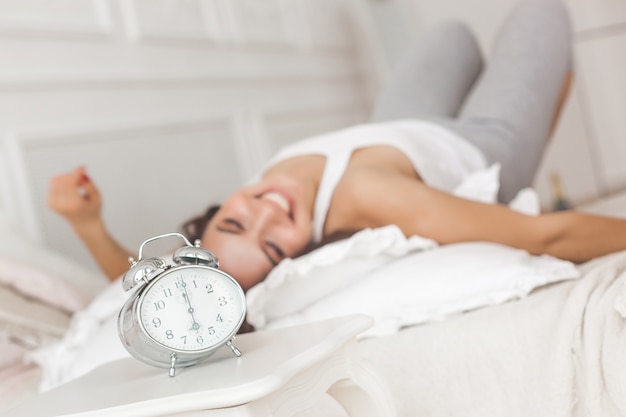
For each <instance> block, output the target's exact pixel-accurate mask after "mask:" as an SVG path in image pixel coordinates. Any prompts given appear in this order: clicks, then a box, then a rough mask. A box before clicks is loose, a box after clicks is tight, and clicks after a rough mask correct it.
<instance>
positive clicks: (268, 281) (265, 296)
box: [246, 225, 437, 328]
mask: <svg viewBox="0 0 626 417" xmlns="http://www.w3.org/2000/svg"><path fill="white" fill-rule="evenodd" d="M436 246H437V243H436V242H434V241H433V240H430V239H424V238H421V237H419V236H414V237H411V238H409V239H407V238H406V237H405V236H404V234H403V233H402V231H401V230H400V228H398V227H397V226H395V225H390V226H385V227H380V228H377V229H364V230H361V231H359V232H357V233H355V234H354V235H352V236H351V237H350V238H348V239H345V240H341V241H338V242H333V243H329V244H327V245H325V246H322V247H321V248H319V249H316V250H314V251H313V252H311V253H308V254H306V255H303V256H301V257H299V258H295V259H285V260H284V261H282V262H281V263H280V264H279V265H278V266H277V267H276V268H274V269H273V270H272V272H270V274H269V275H268V276H267V278H265V280H264V281H263V282H262V283H260V284H258V285H256V286H254V287H253V288H251V289H250V290H248V293H247V294H246V299H247V305H248V321H250V319H252V320H253V321H254V323H252V322H251V323H252V324H254V326H255V327H256V328H262V327H265V325H266V324H267V323H268V322H271V321H273V320H276V319H279V318H281V317H284V316H287V315H289V314H292V313H296V312H298V311H300V310H301V309H302V308H304V307H306V306H308V305H310V304H312V303H315V302H317V301H318V300H320V299H323V298H324V297H327V296H329V295H331V294H333V293H335V292H337V291H340V290H342V289H344V288H346V287H348V286H352V285H353V284H354V283H355V282H358V281H359V280H361V279H362V277H363V276H364V275H365V274H369V273H372V272H373V271H375V270H377V269H378V268H381V267H384V266H386V265H388V264H389V263H390V262H391V261H392V260H393V259H395V258H398V257H401V256H404V255H406V254H408V253H410V252H415V251H420V250H425V249H432V248H434V247H436Z"/></svg>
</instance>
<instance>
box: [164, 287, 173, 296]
mask: <svg viewBox="0 0 626 417" xmlns="http://www.w3.org/2000/svg"><path fill="white" fill-rule="evenodd" d="M163 295H164V296H165V298H167V297H170V296H171V295H172V290H171V289H170V288H165V289H164V290H163Z"/></svg>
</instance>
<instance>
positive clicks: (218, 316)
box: [215, 314, 224, 323]
mask: <svg viewBox="0 0 626 417" xmlns="http://www.w3.org/2000/svg"><path fill="white" fill-rule="evenodd" d="M215 321H219V322H222V323H223V322H224V319H223V318H222V315H221V314H218V315H217V317H216V318H215Z"/></svg>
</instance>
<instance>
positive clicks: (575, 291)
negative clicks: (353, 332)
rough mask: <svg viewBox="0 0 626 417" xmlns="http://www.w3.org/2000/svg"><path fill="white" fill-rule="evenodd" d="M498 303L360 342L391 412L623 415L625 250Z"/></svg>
mask: <svg viewBox="0 0 626 417" xmlns="http://www.w3.org/2000/svg"><path fill="white" fill-rule="evenodd" d="M580 270H581V272H582V274H583V277H582V278H581V279H579V280H574V281H565V282H561V283H557V284H553V285H550V286H547V287H543V288H541V289H538V290H536V291H535V292H534V293H533V294H532V295H531V296H529V297H527V298H524V299H521V300H517V301H513V302H509V303H506V304H503V305H500V306H494V307H487V308H484V309H479V310H476V311H473V312H469V313H465V314H460V315H458V316H456V317H453V318H450V319H448V320H446V321H443V322H438V323H428V324H424V325H420V326H413V327H409V328H406V329H403V330H402V331H401V332H399V333H398V334H397V335H394V336H389V337H380V338H374V339H365V340H362V341H361V342H359V346H360V347H361V349H362V352H363V355H364V356H365V357H366V358H367V359H368V361H369V362H370V363H371V364H372V366H373V367H374V368H375V369H377V370H378V372H379V373H380V375H381V377H382V378H383V380H385V381H386V383H387V384H388V385H389V388H390V390H391V392H393V396H394V400H395V402H396V405H397V410H398V416H401V417H404V416H406V417H408V416H413V417H414V416H420V417H422V416H429V417H431V416H432V417H438V416H441V417H443V416H446V417H450V416H463V417H472V416H476V417H478V416H480V417H492V416H493V417H496V416H498V417H501V416H507V417H517V416H519V417H528V416H550V417H559V416H563V417H565V416H568V417H578V416H580V417H583V416H584V417H603V416H611V417H612V416H624V415H626V327H625V324H626V322H625V318H626V252H622V253H618V254H613V255H610V256H606V257H603V258H599V259H596V260H593V261H591V262H588V263H586V264H583V265H581V266H580Z"/></svg>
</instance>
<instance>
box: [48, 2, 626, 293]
mask: <svg viewBox="0 0 626 417" xmlns="http://www.w3.org/2000/svg"><path fill="white" fill-rule="evenodd" d="M570 63H571V32H570V24H569V20H568V16H567V13H566V11H565V10H564V8H563V5H562V4H561V2H559V1H557V0H522V1H520V2H519V4H518V5H517V7H516V8H515V9H514V11H513V13H512V15H511V16H510V17H509V18H508V19H507V21H506V22H505V24H504V26H503V28H502V30H501V31H500V34H499V37H498V40H497V43H496V45H495V48H494V51H493V54H492V57H491V61H490V62H489V64H488V65H486V66H484V67H483V61H482V57H481V56H480V52H479V48H478V46H477V44H476V42H475V39H474V37H473V35H472V34H471V32H470V31H469V30H468V29H467V28H466V27H465V26H464V25H462V24H460V23H457V22H447V23H444V24H441V25H440V26H438V27H436V28H435V29H434V30H433V31H432V32H431V33H430V34H428V35H427V36H425V37H424V38H423V39H421V43H420V45H418V46H417V47H416V48H415V50H414V54H413V55H411V56H410V57H408V59H407V60H406V63H405V65H404V66H403V67H401V68H400V71H399V72H398V74H397V76H396V77H395V78H394V79H393V82H392V83H390V85H389V86H388V87H387V89H386V90H385V91H384V92H383V94H382V96H381V99H380V101H379V104H378V106H377V108H376V111H375V114H374V116H373V119H372V121H371V122H370V123H367V124H363V125H358V126H354V127H351V128H347V129H343V130H340V131H337V132H332V133H328V134H324V135H320V136H316V137H312V138H308V139H305V140H302V141H300V142H297V143H295V144H292V145H290V146H288V147H287V148H285V149H283V150H281V151H280V152H279V153H278V154H277V155H276V156H275V157H274V158H273V159H272V160H270V161H269V162H268V164H267V165H266V167H265V169H263V170H262V171H261V173H260V174H259V176H258V177H257V178H256V179H255V181H252V182H251V183H250V184H251V185H249V186H246V187H243V188H241V189H240V190H238V191H236V192H235V193H233V194H232V195H231V196H230V197H228V198H227V199H226V200H225V201H224V203H223V204H222V205H221V206H216V207H213V208H211V209H209V211H207V213H206V214H205V215H204V216H203V217H202V218H199V219H194V220H191V221H189V222H187V223H186V230H187V231H188V232H189V234H190V236H191V237H196V236H199V237H201V240H202V244H203V245H204V246H206V247H207V248H209V249H210V250H212V251H213V252H214V253H215V254H216V255H217V257H218V258H219V261H220V268H221V269H222V270H224V271H225V272H227V273H229V274H230V275H232V276H233V277H235V278H236V279H237V280H238V281H239V283H240V284H241V286H242V287H243V288H244V289H246V290H247V289H249V288H251V287H252V286H254V285H255V284H256V283H258V282H260V281H261V280H263V279H264V277H265V276H266V275H267V274H268V273H269V271H271V269H272V268H273V267H274V266H276V265H277V264H278V263H280V262H281V261H282V260H283V259H285V258H292V257H296V256H298V255H300V254H301V253H303V251H305V250H306V249H307V248H309V247H310V245H311V244H318V243H320V242H324V241H326V240H328V239H332V237H333V236H337V235H340V234H350V233H354V232H356V231H358V230H361V229H365V228H373V227H380V226H385V225H390V224H395V225H397V226H398V227H399V228H400V230H402V232H403V233H404V235H405V236H413V235H420V236H423V237H426V238H429V239H432V240H434V241H436V242H438V243H440V244H448V243H458V242H469V241H488V242H494V243H499V244H504V245H508V246H511V247H515V248H520V249H524V250H526V251H528V252H529V253H532V254H550V255H553V256H556V257H560V258H564V259H568V260H572V261H577V262H580V261H585V260H588V259H591V258H594V257H597V256H600V255H604V254H607V253H611V252H615V251H618V250H623V249H626V221H625V220H619V219H614V218H607V217H598V216H591V215H585V214H582V213H576V212H562V213H548V214H543V215H536V216H533V215H526V214H522V213H520V212H517V211H514V210H512V209H510V208H509V207H508V206H507V205H504V204H498V203H495V195H493V194H494V193H497V194H498V200H499V202H500V203H508V202H510V201H511V200H513V199H514V197H515V196H516V195H517V193H518V192H519V191H520V190H522V189H524V188H525V187H528V186H529V185H531V184H532V181H533V177H534V173H535V170H536V168H537V166H538V164H539V162H540V160H541V157H542V151H543V148H544V146H545V144H546V142H547V139H548V137H549V136H550V133H551V129H552V126H553V123H554V120H555V119H556V118H557V117H558V114H559V111H560V104H561V102H562V100H561V99H562V97H563V94H564V92H566V91H567V88H568V85H569V84H568V81H569V77H570ZM500 168H501V176H500V179H499V180H498V178H491V177H489V175H490V173H497V172H499V169H500ZM477 178H481V179H483V181H482V183H483V184H485V181H484V178H491V180H490V181H487V184H486V187H485V189H483V190H481V192H480V193H479V194H481V195H483V196H486V197H485V198H484V199H482V200H481V201H476V200H472V199H469V198H466V197H463V195H464V194H463V190H466V189H467V187H470V186H471V184H474V185H475V184H476V183H477ZM498 183H499V184H501V187H500V188H499V190H498ZM80 190H83V191H82V192H81V191H80ZM490 195H491V197H493V198H491V197H489V196H490ZM49 204H50V206H51V207H52V208H53V209H54V210H56V211H57V212H59V213H60V214H62V215H63V216H65V217H66V218H67V219H68V220H69V221H70V223H71V224H72V225H73V226H74V229H75V230H76V232H77V233H78V235H79V236H80V237H81V238H82V240H83V241H84V242H85V243H86V245H87V246H88V248H89V249H90V250H91V252H92V253H93V255H94V257H95V258H96V259H97V261H98V262H99V264H100V265H101V266H102V268H103V269H104V270H105V272H106V273H107V275H108V276H109V277H110V278H111V279H114V278H116V277H117V276H118V275H119V274H121V273H122V272H123V271H125V269H126V268H127V262H126V259H127V258H128V256H129V255H130V253H129V252H128V251H127V250H126V249H124V248H123V247H121V246H120V245H119V244H118V243H117V242H116V241H115V240H114V239H113V238H112V237H111V236H110V235H109V233H108V232H107V230H106V228H105V227H104V224H103V222H102V219H101V216H100V205H101V201H100V197H99V193H98V190H97V188H96V187H95V185H94V184H93V183H92V182H91V181H90V180H89V179H88V177H87V176H86V174H85V172H84V170H83V169H81V168H79V169H77V170H75V171H74V172H72V173H69V174H66V175H62V176H59V177H57V178H56V179H54V180H53V182H52V187H51V191H50V197H49Z"/></svg>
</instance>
